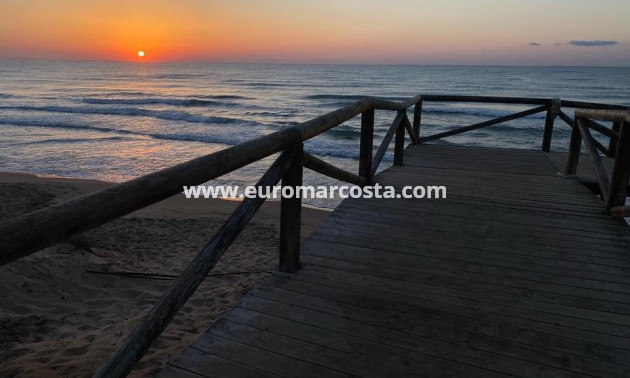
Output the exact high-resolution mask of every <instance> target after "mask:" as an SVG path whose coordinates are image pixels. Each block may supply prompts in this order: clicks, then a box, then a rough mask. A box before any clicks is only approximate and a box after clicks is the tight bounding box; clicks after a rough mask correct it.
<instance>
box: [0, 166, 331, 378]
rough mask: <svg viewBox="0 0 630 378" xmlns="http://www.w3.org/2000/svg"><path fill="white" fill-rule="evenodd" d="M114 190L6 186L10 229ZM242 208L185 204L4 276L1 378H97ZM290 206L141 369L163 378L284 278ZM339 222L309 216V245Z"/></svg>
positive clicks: (102, 231) (231, 259) (258, 231)
mask: <svg viewBox="0 0 630 378" xmlns="http://www.w3.org/2000/svg"><path fill="white" fill-rule="evenodd" d="M108 185H112V184H109V183H105V182H100V181H94V180H76V179H62V178H42V177H37V176H33V175H26V174H10V173H3V174H0V219H1V220H5V219H10V218H12V217H15V216H17V215H20V214H23V213H26V212H29V211H33V210H36V209H39V208H42V207H45V206H49V205H51V204H56V203H59V202H63V201H65V200H67V199H70V198H73V197H75V196H78V195H82V194H85V193H89V192H92V191H94V190H98V189H101V188H103V187H106V186H108ZM237 205H238V203H237V202H234V201H225V200H209V199H196V200H192V199H185V198H184V197H183V195H179V196H176V197H173V198H170V199H168V200H165V201H162V202H160V203H158V204H155V205H153V206H151V207H148V208H146V209H143V210H140V211H138V212H136V213H133V214H130V215H128V216H126V217H123V218H121V219H118V220H116V221H113V222H111V223H108V224H106V225H103V226H101V227H98V228H96V229H93V230H91V231H88V232H86V233H84V234H82V235H80V236H78V237H75V238H73V239H71V240H70V241H68V242H65V243H60V244H57V245H54V246H51V247H49V248H46V249H44V250H42V251H39V252H37V253H34V254H32V255H30V256H28V257H26V258H23V259H21V260H19V261H16V262H13V263H11V264H8V265H6V266H4V267H0V340H2V342H1V343H0V376H1V377H12V376H39V377H41V376H51V377H62V376H91V374H93V373H94V371H95V370H96V369H97V368H98V367H99V366H100V365H101V364H102V363H103V362H104V360H106V359H107V357H108V356H109V355H110V354H111V353H112V352H113V351H114V350H115V348H116V346H117V345H119V344H120V343H121V342H122V340H124V338H125V336H126V335H127V333H128V332H130V331H131V330H132V329H133V328H134V326H135V325H136V324H138V322H139V320H140V319H141V318H142V316H143V315H144V314H145V313H146V311H148V310H149V309H150V308H151V307H152V305H153V304H154V303H155V302H156V301H157V300H158V299H159V298H160V297H161V294H162V293H163V292H164V291H165V290H166V289H167V288H168V286H169V285H170V283H171V282H172V281H171V280H169V279H167V278H166V277H164V278H162V279H156V278H155V277H154V278H147V277H128V276H126V277H123V276H117V275H110V274H98V273H96V272H110V273H111V272H142V273H157V274H167V275H177V274H178V273H180V272H181V271H182V270H183V268H184V267H185V266H186V265H187V263H188V262H189V261H190V260H191V259H192V257H193V256H194V255H196V254H197V253H198V252H199V250H200V248H201V246H202V245H203V244H204V243H205V241H207V240H208V239H209V238H210V237H211V236H212V234H213V232H214V231H215V230H217V229H218V227H220V225H221V224H222V223H223V221H225V219H226V218H227V216H228V215H229V214H230V213H231V212H232V211H233V210H234V208H235V207H236V206H237ZM279 212H280V206H279V203H278V202H266V203H265V204H264V205H263V207H262V208H261V210H260V211H259V213H258V214H257V215H256V216H255V218H254V219H253V221H252V222H251V223H250V225H249V226H248V227H247V228H246V229H245V230H244V231H243V233H242V234H241V235H240V236H239V238H238V239H237V240H236V242H235V243H234V244H233V245H232V247H231V248H230V249H229V250H228V251H227V252H226V254H225V255H224V256H223V257H222V259H221V260H220V262H219V264H218V265H217V266H216V267H215V269H214V270H213V271H212V273H211V274H213V275H217V276H214V277H208V278H207V279H206V280H205V281H204V283H203V284H202V285H201V286H200V287H199V289H198V290H197V292H196V293H195V294H194V295H193V297H191V298H190V299H189V301H188V303H187V305H186V306H185V307H184V308H183V309H182V310H180V312H179V314H178V315H177V316H176V317H175V319H174V320H173V321H172V322H171V324H170V325H169V327H168V328H167V329H166V331H165V332H164V333H163V334H162V335H161V336H160V337H159V339H158V340H157V341H156V342H155V343H154V345H153V347H152V348H151V350H150V351H149V352H148V353H147V354H146V355H145V357H144V358H143V359H142V361H140V362H139V363H138V364H137V365H136V368H135V369H134V371H133V373H132V374H131V376H136V377H144V376H153V375H155V374H156V373H157V372H158V371H159V370H160V369H161V368H163V367H164V366H165V365H166V364H167V363H168V361H170V359H172V358H173V357H174V356H176V355H177V354H178V353H179V352H180V351H181V350H182V349H183V348H185V347H186V346H187V345H188V344H190V343H191V342H192V341H193V340H194V339H195V338H196V337H197V336H198V335H199V334H200V333H201V332H203V331H205V330H206V329H207V328H208V327H209V326H210V325H211V324H212V323H213V322H214V321H216V320H217V319H218V318H219V317H220V316H221V315H222V314H224V313H225V312H226V311H228V310H229V309H230V308H232V307H233V306H234V305H235V304H236V303H237V302H238V301H239V300H240V298H241V297H242V296H243V294H244V293H246V292H247V291H248V290H249V289H251V288H252V286H253V285H255V284H256V282H257V281H258V280H260V279H261V278H263V277H265V276H267V275H268V274H269V273H266V272H271V271H274V270H275V269H276V266H277V263H278V260H277V248H278V227H279V222H278V216H279ZM328 214H329V212H327V211H324V210H319V209H312V208H304V209H303V223H304V224H303V232H302V234H303V236H306V235H308V234H309V233H310V232H311V231H312V230H313V229H314V228H315V227H317V225H318V224H319V223H320V222H321V221H322V220H323V219H324V218H325V217H326V216H327V215H328Z"/></svg>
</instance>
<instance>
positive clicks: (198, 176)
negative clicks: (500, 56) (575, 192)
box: [0, 95, 630, 377]
mask: <svg viewBox="0 0 630 378" xmlns="http://www.w3.org/2000/svg"><path fill="white" fill-rule="evenodd" d="M427 102H478V103H501V104H523V105H536V107H534V108H532V109H529V110H525V111H521V112H517V113H514V114H511V115H508V116H504V117H499V118H496V119H494V120H490V121H485V122H481V123H478V124H475V125H470V126H466V127H462V128H459V129H456V130H451V131H447V132H441V133H438V134H434V135H429V136H425V137H422V138H421V137H420V130H421V120H422V107H423V104H425V103H427ZM561 106H568V107H574V108H576V107H579V108H594V109H621V108H623V107H619V106H612V105H604V104H592V103H583V102H575V101H563V102H562V103H561V102H560V100H558V99H540V98H516V97H480V96H443V95H422V96H421V95H419V96H416V97H413V98H410V99H408V100H406V101H403V102H393V101H388V100H384V99H380V98H365V99H363V100H360V101H357V102H355V103H352V104H350V105H348V106H346V107H344V108H341V109H338V110H335V111H333V112H330V113H328V114H325V115H322V116H320V117H317V118H314V119H312V120H309V121H307V122H304V123H302V124H300V125H298V126H295V127H290V128H286V129H283V130H281V131H278V132H276V133H273V134H270V135H266V136H264V137H261V138H258V139H255V140H252V141H249V142H245V143H242V144H239V145H236V146H233V147H230V148H227V149H225V150H222V151H219V152H216V153H213V154H211V155H207V156H202V157H200V158H197V159H194V160H191V161H188V162H185V163H181V164H178V165H175V166H172V167H169V168H166V169H163V170H161V171H158V172H155V173H151V174H148V175H146V176H142V177H139V178H136V179H133V180H130V181H127V182H125V183H122V184H118V185H115V186H112V187H108V188H106V189H103V190H100V191H98V192H95V193H91V194H87V195H84V196H82V197H79V198H76V199H73V200H71V201H68V202H65V203H62V204H59V205H55V206H51V207H48V208H45V209H42V210H38V211H35V212H32V213H29V214H25V215H22V216H20V217H17V218H15V219H12V220H8V221H5V222H3V223H0V265H4V264H7V263H10V262H12V261H15V260H17V259H19V258H22V257H24V256H27V255H29V254H31V253H34V252H36V251H38V250H41V249H42V248H45V247H47V246H49V245H51V244H54V243H56V242H60V241H63V240H67V239H68V238H70V237H71V236H73V235H75V234H78V233H80V232H83V231H87V230H89V229H91V228H94V227H97V226H99V225H102V224H104V223H107V222H109V221H111V220H114V219H117V218H120V217H122V216H124V215H126V214H129V213H131V212H133V211H136V210H139V209H141V208H144V207H146V206H149V205H151V204H153V203H156V202H159V201H161V200H164V199H166V198H168V197H171V196H173V195H176V194H178V193H180V192H181V191H182V187H183V186H185V185H186V186H194V185H200V184H203V183H205V182H207V181H209V180H212V179H215V178H218V177H220V176H222V175H224V174H227V173H229V172H232V171H234V170H236V169H239V168H241V167H244V166H246V165H248V164H251V163H253V162H256V161H258V160H260V159H263V158H265V157H268V156H270V155H273V154H276V153H280V156H279V157H278V158H277V159H276V160H275V162H274V163H273V164H272V165H271V167H270V168H269V169H268V170H267V172H266V173H265V174H264V175H263V177H262V178H261V179H260V181H259V182H258V184H257V185H258V186H273V185H276V184H277V183H278V182H280V181H282V185H285V186H292V187H297V186H300V185H301V184H302V170H303V167H306V168H308V169H312V170H314V171H316V172H319V173H321V174H324V175H326V176H330V177H333V178H336V179H339V180H342V181H346V182H349V183H353V184H356V185H362V186H363V185H367V184H370V183H372V181H373V177H374V175H375V174H376V172H377V170H378V167H379V165H380V163H381V161H382V160H383V157H384V156H385V154H386V152H387V151H388V148H389V146H390V144H391V142H392V139H394V161H393V163H394V165H402V164H403V154H404V145H405V134H409V137H410V138H409V139H410V141H411V142H412V143H414V144H415V143H423V142H428V141H432V140H437V139H440V138H445V137H448V136H453V135H457V134H460V133H464V132H467V131H471V130H477V129H480V128H483V127H488V126H492V125H495V124H498V123H501V122H507V121H510V120H513V119H517V118H521V117H526V116H528V115H531V114H536V113H539V112H544V111H546V112H547V117H546V120H545V125H544V129H543V143H542V150H543V151H548V150H549V148H550V146H551V138H552V135H553V122H554V119H555V118H556V116H559V117H560V118H562V119H563V120H565V121H566V122H567V123H569V124H572V123H573V121H572V120H571V118H570V117H569V116H568V115H566V114H565V113H564V112H563V111H562V109H561ZM411 107H413V122H410V120H409V118H408V115H407V111H408V110H409V108H411ZM376 110H386V111H395V112H396V116H395V118H394V121H393V122H392V124H391V126H390V127H389V129H388V131H387V133H386V135H385V137H384V139H383V141H382V142H381V144H380V145H379V147H378V148H377V149H376V153H375V154H374V156H373V152H374V115H375V111H376ZM598 114H599V113H598ZM610 114H612V113H606V116H607V117H609V116H610ZM615 114H616V113H615ZM358 115H361V140H360V151H359V172H358V174H354V173H351V172H348V171H345V170H343V169H340V168H337V167H335V166H333V165H332V164H330V163H328V162H325V161H323V160H321V159H319V158H317V157H315V156H313V155H311V154H308V153H305V152H304V151H303V142H304V141H306V140H309V139H311V138H314V137H316V136H317V135H319V134H321V133H323V132H325V131H327V130H330V129H331V128H333V127H335V126H338V125H340V124H342V123H344V122H346V121H348V120H350V119H352V118H354V117H356V116H358ZM587 116H588V117H590V118H598V117H597V116H594V115H593V114H590V113H589V115H587V114H586V113H583V115H580V117H581V118H579V119H583V118H585V117H587ZM609 118H610V117H609ZM615 120H617V127H616V129H615V127H613V129H612V131H611V132H610V133H608V132H606V133H608V135H610V137H611V142H610V145H609V147H608V150H609V151H613V150H615V151H616V154H617V156H618V159H619V160H621V159H622V156H626V157H625V158H624V159H625V160H624V162H630V159H628V157H627V154H628V151H630V149H627V148H626V149H625V150H624V151H621V149H620V146H622V145H626V144H627V143H628V142H627V139H628V138H629V137H630V136H629V135H628V133H629V132H628V131H626V130H627V128H628V126H627V124H628V122H627V118H619V119H617V118H615ZM576 123H577V124H578V127H574V128H573V130H574V133H573V135H574V136H575V138H576V139H575V140H574V138H573V137H572V144H571V146H572V147H575V145H576V144H577V143H578V141H577V138H578V137H579V136H580V135H582V134H578V133H576V132H575V130H579V131H580V132H581V131H583V129H584V130H587V128H585V125H586V124H587V123H586V122H584V121H579V122H577V121H576ZM587 139H588V142H587V144H588V146H587V149H588V150H589V153H592V151H593V150H594V149H595V148H597V147H598V145H597V144H596V143H595V142H593V141H592V140H591V138H588V137H587ZM613 140H614V142H613ZM599 147H600V148H601V147H603V146H599ZM573 152H574V153H575V151H573ZM578 152H579V148H578ZM570 156H572V159H573V160H571V159H570V163H571V164H575V165H577V158H576V157H575V155H570ZM593 158H594V159H595V160H596V157H595V155H593ZM619 164H620V167H619V169H617V168H616V171H619V172H618V173H617V175H616V176H615V174H613V179H612V182H611V188H612V189H611V190H610V191H609V193H611V194H609V195H608V198H613V194H614V198H615V201H617V202H618V200H617V197H618V196H619V193H621V191H620V189H618V188H617V187H621V183H623V182H625V183H626V184H627V182H628V177H627V176H623V177H622V176H620V175H621V172H623V174H624V175H625V174H627V170H628V169H627V163H625V164H626V165H625V166H623V167H621V165H622V163H621V162H620V163H619ZM602 180H603V179H602ZM624 180H625V181H624ZM604 184H605V180H604ZM263 202H264V198H248V199H245V200H244V201H243V202H241V204H240V205H239V206H238V207H237V209H236V210H235V211H234V213H233V214H232V215H230V217H229V218H228V220H227V221H226V222H225V223H224V224H223V226H222V227H221V228H220V229H219V231H217V233H216V234H215V235H214V236H213V237H212V239H210V240H209V241H208V243H207V244H206V245H205V246H204V247H203V248H202V249H201V251H200V252H199V254H198V255H197V256H195V258H194V259H193V260H192V261H191V262H190V264H189V265H188V266H187V267H186V269H185V270H184V272H183V273H182V274H181V275H180V276H179V278H178V279H177V280H176V281H175V282H174V283H173V285H172V286H171V287H170V288H169V289H168V291H167V292H166V293H165V294H164V295H163V296H162V298H161V299H160V300H159V301H158V303H157V304H156V305H155V306H154V307H153V308H152V309H151V310H150V311H149V313H148V314H147V315H146V316H145V317H144V319H143V320H142V322H141V323H140V325H139V326H138V327H137V328H136V329H135V330H133V331H132V333H131V334H130V335H129V336H128V337H127V339H126V340H125V341H124V342H123V344H122V345H121V346H120V347H119V348H118V350H117V351H116V352H115V353H114V354H113V355H112V356H111V358H110V359H109V360H108V361H107V362H106V363H105V365H103V366H102V367H101V369H100V370H99V371H98V372H97V373H96V374H95V376H96V377H121V376H125V375H126V374H127V373H129V371H130V370H131V368H132V367H133V365H134V363H135V362H137V361H138V360H140V358H142V356H143V354H144V353H145V352H146V351H147V350H148V348H149V347H150V345H151V344H152V342H153V341H154V340H155V339H156V338H157V337H158V336H159V334H160V333H161V332H162V331H163V330H164V329H165V328H166V326H167V325H168V323H169V322H170V321H171V319H172V318H173V317H174V316H175V314H176V313H177V311H178V310H179V309H180V308H181V307H182V306H183V305H184V303H185V302H186V301H187V300H188V298H189V297H190V296H191V295H192V293H193V292H194V291H195V290H196V288H197V287H198V286H199V285H200V284H201V282H202V281H203V279H204V277H205V276H206V275H207V274H208V273H209V272H210V270H211V269H212V268H213V267H214V265H215V264H216V263H217V261H218V260H219V259H220V257H221V256H222V254H223V253H224V252H225V251H226V250H227V248H228V247H229V246H230V244H231V243H232V242H233V241H234V239H235V238H236V237H237V236H238V234H239V233H240V232H241V231H242V230H243V228H244V227H245V226H246V225H247V223H248V222H249V221H250V220H251V218H252V217H253V215H254V214H255V213H256V211H257V210H258V208H259V207H260V206H261V205H262V203H263ZM617 202H614V201H613V202H611V203H615V204H616V203H617ZM280 218H281V220H280V252H279V269H280V270H281V271H284V272H294V271H296V270H297V269H299V266H300V254H299V244H300V225H301V200H300V199H299V198H283V199H282V200H281V216H280Z"/></svg>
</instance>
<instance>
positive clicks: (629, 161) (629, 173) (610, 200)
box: [563, 109, 630, 216]
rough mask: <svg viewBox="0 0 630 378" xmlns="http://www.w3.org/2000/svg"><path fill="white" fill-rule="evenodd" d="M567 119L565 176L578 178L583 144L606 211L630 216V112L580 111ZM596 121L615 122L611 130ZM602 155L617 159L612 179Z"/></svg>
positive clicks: (565, 118) (616, 214)
mask: <svg viewBox="0 0 630 378" xmlns="http://www.w3.org/2000/svg"><path fill="white" fill-rule="evenodd" d="M563 119H564V120H565V121H566V122H567V123H568V124H570V125H571V127H572V128H573V131H572V132H571V141H570V142H569V156H568V159H567V166H566V168H565V174H567V175H574V174H575V173H576V171H577V166H578V162H579V158H580V151H581V148H582V142H584V148H585V149H586V152H587V153H588V157H589V159H590V160H591V162H592V164H593V169H594V171H595V176H596V177H597V181H598V185H599V190H600V192H601V194H602V199H603V200H604V202H605V203H606V211H607V212H608V213H610V214H611V215H615V216H630V207H628V206H625V202H626V195H627V194H628V193H627V191H628V180H629V179H630V111H628V110H596V109H577V110H576V111H575V119H574V120H573V121H571V118H570V117H569V116H566V117H563ZM595 120H599V121H605V122H612V125H611V127H610V128H608V127H606V126H604V125H602V124H600V123H598V122H596V121H595ZM591 130H594V131H597V132H598V133H600V134H602V135H604V136H606V137H608V138H609V143H608V146H604V145H603V144H601V143H600V142H599V141H597V140H596V139H595V138H594V137H593V134H592V133H591ZM600 152H601V153H603V154H604V155H605V156H607V157H612V158H614V159H615V162H614V165H613V170H612V175H611V177H610V178H609V177H608V172H607V171H606V169H605V167H604V163H603V162H602V158H601V156H600Z"/></svg>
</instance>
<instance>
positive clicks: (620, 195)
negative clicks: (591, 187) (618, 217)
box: [606, 122, 630, 212]
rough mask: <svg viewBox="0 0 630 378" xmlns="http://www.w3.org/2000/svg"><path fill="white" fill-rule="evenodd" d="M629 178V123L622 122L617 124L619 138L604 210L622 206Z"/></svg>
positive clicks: (624, 201)
mask: <svg viewBox="0 0 630 378" xmlns="http://www.w3.org/2000/svg"><path fill="white" fill-rule="evenodd" d="M629 180H630V124H629V123H628V122H622V123H621V124H620V125H619V139H618V141H617V151H616V153H615V165H614V167H613V172H612V178H611V180H610V195H609V197H608V202H607V203H606V211H607V212H610V209H612V208H613V207H615V206H623V205H625V203H626V195H627V194H628V193H627V191H628V181H629Z"/></svg>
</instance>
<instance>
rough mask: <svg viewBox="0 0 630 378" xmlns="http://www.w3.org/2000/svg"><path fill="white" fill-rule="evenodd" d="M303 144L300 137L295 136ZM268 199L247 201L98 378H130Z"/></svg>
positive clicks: (279, 165) (281, 164) (275, 167)
mask: <svg viewBox="0 0 630 378" xmlns="http://www.w3.org/2000/svg"><path fill="white" fill-rule="evenodd" d="M293 136H294V137H295V138H297V140H299V137H300V134H299V133H297V134H295V133H293ZM292 159H293V156H291V154H290V153H287V152H283V153H282V154H281V155H280V157H278V159H276V161H275V162H274V163H273V164H272V165H271V167H270V168H269V169H268V170H267V172H265V174H264V175H263V177H262V178H261V179H260V180H259V181H258V183H257V184H256V185H257V186H274V185H276V184H277V183H278V182H279V181H280V178H281V177H282V176H283V175H284V173H285V172H287V169H288V168H289V167H290V165H291V162H292V161H291V160H292ZM263 202H265V198H263V197H256V198H246V199H245V200H244V201H243V202H241V203H240V204H239V205H238V207H237V208H236V210H234V213H232V215H230V217H229V218H228V220H227V221H226V222H225V223H224V224H223V226H221V228H220V229H219V230H218V231H217V232H216V233H215V234H214V236H213V237H212V239H210V241H208V243H206V245H205V246H204V247H203V248H202V250H201V252H199V254H197V256H195V257H194V258H193V260H192V261H191V262H190V264H188V266H187V267H186V269H184V271H183V272H182V274H181V275H180V276H179V278H177V280H176V281H175V282H174V283H173V284H172V285H171V287H170V288H169V289H168V290H167V291H166V293H164V295H162V298H161V299H160V300H159V302H158V303H156V304H155V305H154V306H153V308H152V309H151V310H150V311H149V312H148V313H147V314H146V315H145V316H144V318H143V319H142V321H141V322H140V324H138V326H137V327H136V328H135V329H134V330H133V331H132V332H131V333H130V334H129V336H127V339H126V340H125V341H124V342H123V343H122V345H120V346H119V347H118V349H117V350H116V352H114V354H112V356H111V357H110V358H109V360H108V361H107V362H106V363H105V364H104V365H103V366H101V368H100V369H99V370H98V371H97V372H96V373H95V374H94V377H95V378H110V377H126V376H127V374H129V371H131V368H132V367H133V364H134V363H135V362H136V361H138V360H140V358H142V356H143V355H144V353H145V352H146V351H147V350H148V349H149V347H150V346H151V344H152V343H153V341H155V339H156V338H157V337H158V336H159V335H160V333H162V331H163V330H164V329H165V328H166V326H168V324H169V322H170V321H171V319H173V317H174V316H175V314H176V313H177V311H178V310H179V309H180V308H182V307H183V306H184V304H185V303H186V301H187V300H188V298H190V296H191V295H192V294H193V293H194V292H195V290H196V289H197V287H199V285H200V284H201V283H202V282H203V280H204V279H205V278H206V275H207V274H208V273H209V272H210V270H212V268H213V267H214V266H215V265H216V263H217V262H218V261H219V259H220V258H221V256H222V255H223V253H225V251H226V250H227V249H228V247H229V246H230V244H232V242H233V241H234V239H236V237H237V236H238V234H239V233H240V232H241V231H242V230H243V228H245V226H247V224H248V223H249V221H250V220H251V219H252V217H253V216H254V214H255V213H256V211H258V209H259V208H260V206H261V205H262V204H263Z"/></svg>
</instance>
